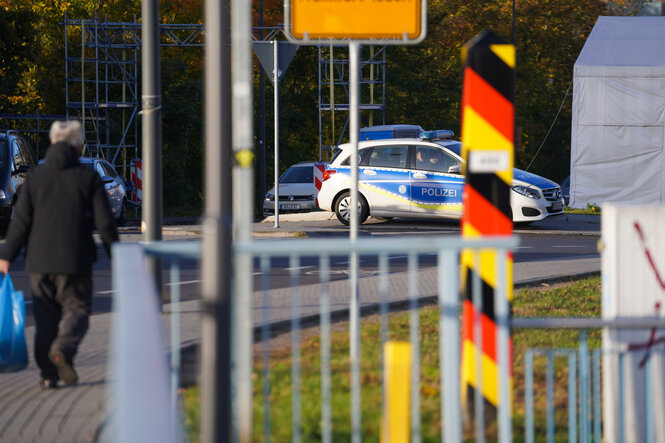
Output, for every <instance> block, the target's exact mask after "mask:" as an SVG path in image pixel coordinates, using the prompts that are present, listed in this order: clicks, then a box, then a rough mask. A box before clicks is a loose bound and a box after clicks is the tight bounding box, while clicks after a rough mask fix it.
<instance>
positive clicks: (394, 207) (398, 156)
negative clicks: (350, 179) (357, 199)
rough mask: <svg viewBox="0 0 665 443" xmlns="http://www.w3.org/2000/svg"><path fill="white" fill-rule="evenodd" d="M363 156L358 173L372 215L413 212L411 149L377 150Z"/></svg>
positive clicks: (399, 146) (386, 148)
mask: <svg viewBox="0 0 665 443" xmlns="http://www.w3.org/2000/svg"><path fill="white" fill-rule="evenodd" d="M368 149H371V151H370V152H369V155H363V159H362V162H361V166H360V168H359V173H358V181H359V182H360V190H361V192H362V193H363V195H364V196H365V198H366V199H367V203H368V204H369V207H370V214H372V215H384V216H396V215H399V213H400V212H403V213H409V211H410V201H409V195H410V189H409V188H410V187H409V170H408V169H407V160H408V146H407V145H385V146H375V147H373V148H368Z"/></svg>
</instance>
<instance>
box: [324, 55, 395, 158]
mask: <svg viewBox="0 0 665 443" xmlns="http://www.w3.org/2000/svg"><path fill="white" fill-rule="evenodd" d="M318 49H319V160H323V161H327V160H330V157H331V156H332V152H333V149H334V148H335V147H336V146H338V145H339V144H340V143H342V141H343V140H344V137H345V135H346V130H347V128H348V125H349V114H348V112H349V69H348V68H349V66H348V65H349V59H348V51H346V46H332V45H330V46H324V45H321V46H319V47H318ZM360 56H361V60H360V105H359V109H360V112H361V114H360V118H361V122H362V124H367V125H368V126H373V125H375V124H385V123H386V105H385V103H386V46H381V47H377V46H366V47H364V48H362V50H361V55H360ZM326 113H330V123H329V126H328V128H324V119H325V117H324V114H326ZM336 113H343V114H342V115H343V116H345V119H344V123H343V125H342V129H341V130H340V131H338V130H337V128H336V126H338V125H337V123H338V120H340V121H341V119H339V118H336V116H335V114H336ZM377 113H378V114H379V115H378V120H379V122H380V123H379V122H377V121H376V119H375V116H376V114H377ZM326 130H327V131H329V132H328V134H324V132H327V131H326ZM324 140H327V141H328V142H329V143H327V144H326V143H325V142H324Z"/></svg>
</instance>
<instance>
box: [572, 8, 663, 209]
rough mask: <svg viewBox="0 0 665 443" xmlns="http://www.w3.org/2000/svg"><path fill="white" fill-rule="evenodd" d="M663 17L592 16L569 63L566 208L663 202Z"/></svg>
mask: <svg viewBox="0 0 665 443" xmlns="http://www.w3.org/2000/svg"><path fill="white" fill-rule="evenodd" d="M664 147H665V17H599V18H598V21H597V22H596V25H595V26H594V28H593V30H592V31H591V34H589V38H588V39H587V41H586V43H585V44H584V48H582V51H581V52H580V55H579V57H578V58H577V61H576V62H575V70H574V77H573V116H572V133H571V148H570V203H569V204H570V206H571V207H574V208H584V207H586V205H587V203H598V204H602V203H605V202H613V203H633V204H665V152H664V150H665V149H664Z"/></svg>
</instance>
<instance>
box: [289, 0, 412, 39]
mask: <svg viewBox="0 0 665 443" xmlns="http://www.w3.org/2000/svg"><path fill="white" fill-rule="evenodd" d="M289 3H290V12H289V16H288V19H289V23H288V25H289V27H288V29H289V31H290V33H291V36H292V37H293V38H295V39H296V40H345V39H350V40H370V39H398V40H415V39H418V38H419V37H421V33H422V30H421V28H422V21H423V20H422V13H423V10H422V9H423V7H424V6H423V5H424V4H425V2H423V1H422V0H290V2H289Z"/></svg>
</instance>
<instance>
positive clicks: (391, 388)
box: [381, 341, 411, 443]
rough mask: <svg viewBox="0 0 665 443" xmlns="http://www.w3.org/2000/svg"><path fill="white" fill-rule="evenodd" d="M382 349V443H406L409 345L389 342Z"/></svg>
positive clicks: (409, 423) (409, 399)
mask: <svg viewBox="0 0 665 443" xmlns="http://www.w3.org/2000/svg"><path fill="white" fill-rule="evenodd" d="M383 350H384V354H383V355H384V363H383V377H384V378H383V388H384V391H385V393H386V397H385V398H386V403H385V405H384V410H383V419H382V423H381V443H404V442H408V441H409V433H410V430H411V420H410V414H411V406H410V405H411V343H409V342H401V341H389V342H386V344H385V345H384V348H383Z"/></svg>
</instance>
